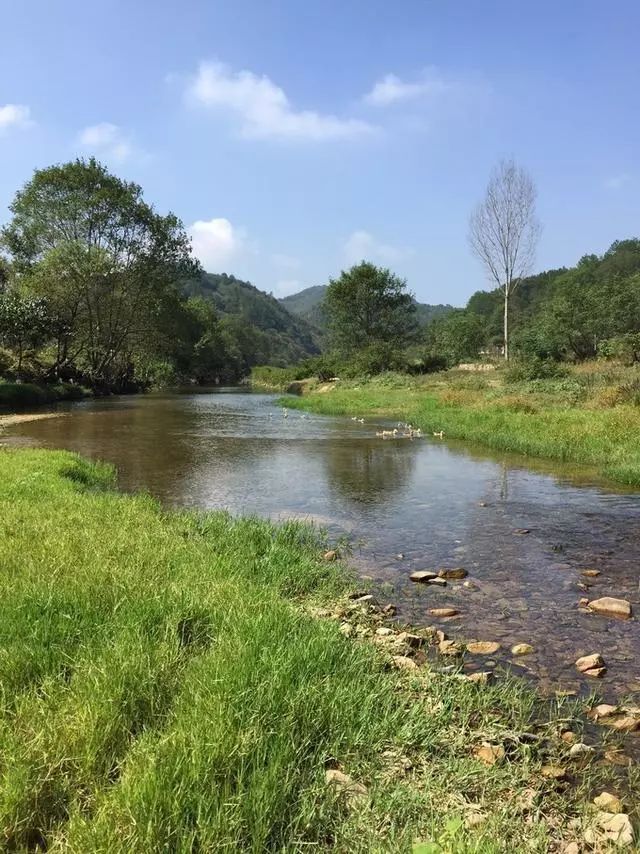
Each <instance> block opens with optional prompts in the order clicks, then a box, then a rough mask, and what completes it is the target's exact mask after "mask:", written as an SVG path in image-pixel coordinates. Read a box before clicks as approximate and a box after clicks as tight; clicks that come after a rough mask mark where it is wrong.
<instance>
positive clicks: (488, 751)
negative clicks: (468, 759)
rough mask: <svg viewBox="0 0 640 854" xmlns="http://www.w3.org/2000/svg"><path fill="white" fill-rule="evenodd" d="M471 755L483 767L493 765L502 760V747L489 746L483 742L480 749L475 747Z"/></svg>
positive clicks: (498, 745)
mask: <svg viewBox="0 0 640 854" xmlns="http://www.w3.org/2000/svg"><path fill="white" fill-rule="evenodd" d="M473 755H474V756H475V758H476V759H479V760H480V762H484V764H485V765H495V764H496V763H497V762H501V761H502V760H503V759H504V747H503V746H502V745H501V744H489V742H488V741H483V742H482V744H481V745H480V747H476V749H475V750H474V751H473Z"/></svg>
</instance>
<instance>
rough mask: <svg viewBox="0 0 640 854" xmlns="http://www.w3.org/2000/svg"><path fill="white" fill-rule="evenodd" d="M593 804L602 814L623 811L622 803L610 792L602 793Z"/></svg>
mask: <svg viewBox="0 0 640 854" xmlns="http://www.w3.org/2000/svg"><path fill="white" fill-rule="evenodd" d="M593 803H594V804H595V805H596V806H597V807H599V808H600V809H601V810H602V811H603V812H610V813H620V812H622V810H623V806H622V801H621V800H620V798H619V797H618V796H617V795H612V794H611V792H602V794H600V795H598V797H597V798H594V799H593Z"/></svg>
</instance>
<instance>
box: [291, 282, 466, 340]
mask: <svg viewBox="0 0 640 854" xmlns="http://www.w3.org/2000/svg"><path fill="white" fill-rule="evenodd" d="M326 292H327V285H314V286H313V287H311V288H305V289H304V290H303V291H300V292H299V293H297V294H291V296H288V297H283V298H282V299H281V300H280V303H281V304H282V305H283V306H284V307H285V308H286V309H287V311H288V312H290V313H291V314H295V315H297V316H298V317H301V318H303V319H304V320H306V321H307V322H308V323H311V324H312V325H313V326H316V327H318V329H320V330H322V331H325V329H326V326H327V321H326V318H325V317H324V316H323V311H322V302H323V300H324V298H325V295H326ZM452 310H453V306H450V305H428V304H426V303H420V302H416V320H417V321H418V323H419V325H420V326H428V325H429V324H430V323H431V322H432V321H433V320H435V319H436V318H437V317H443V316H444V315H446V314H448V313H449V312H450V311H452Z"/></svg>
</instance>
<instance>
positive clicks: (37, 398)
mask: <svg viewBox="0 0 640 854" xmlns="http://www.w3.org/2000/svg"><path fill="white" fill-rule="evenodd" d="M88 394H89V392H88V391H87V390H86V389H84V388H82V387H81V386H78V385H72V384H71V383H55V384H53V385H36V384H35V383H14V382H5V381H3V380H2V379H0V412H2V411H14V410H18V409H30V408H32V407H34V406H43V405H44V404H47V403H56V402H57V401H60V400H82V398H83V397H86V396H87V395H88Z"/></svg>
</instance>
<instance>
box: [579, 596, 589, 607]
mask: <svg viewBox="0 0 640 854" xmlns="http://www.w3.org/2000/svg"><path fill="white" fill-rule="evenodd" d="M588 604H589V600H588V599H587V597H586V596H582V597H581V598H580V599H579V600H578V607H579V608H586V607H587V605H588Z"/></svg>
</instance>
